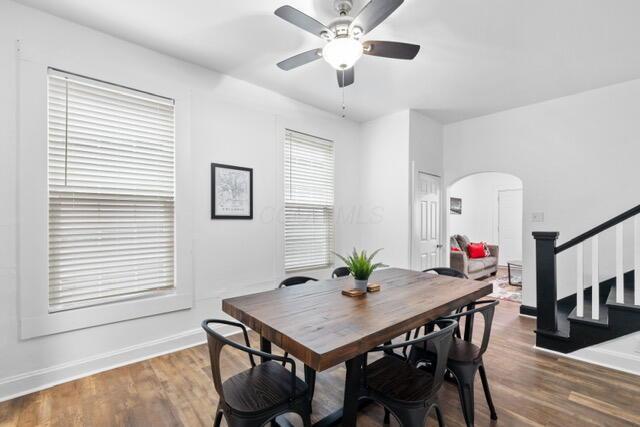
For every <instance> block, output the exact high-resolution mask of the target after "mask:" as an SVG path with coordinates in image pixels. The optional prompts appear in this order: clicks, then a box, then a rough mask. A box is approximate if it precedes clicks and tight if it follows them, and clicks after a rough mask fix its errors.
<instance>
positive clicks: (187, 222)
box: [17, 54, 193, 339]
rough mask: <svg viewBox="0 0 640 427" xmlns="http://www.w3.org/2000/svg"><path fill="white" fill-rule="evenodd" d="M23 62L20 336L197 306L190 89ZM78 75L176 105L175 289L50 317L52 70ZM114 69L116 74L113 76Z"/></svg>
mask: <svg viewBox="0 0 640 427" xmlns="http://www.w3.org/2000/svg"><path fill="white" fill-rule="evenodd" d="M25 56H26V55H24V54H22V55H21V57H19V58H18V59H17V63H18V85H17V103H18V105H17V107H18V108H17V134H18V135H17V140H18V164H17V168H18V185H17V187H18V215H19V218H20V223H19V224H18V245H17V246H18V284H19V296H18V298H19V309H20V312H19V316H20V331H19V334H20V337H21V338H22V339H29V338H34V337H38V336H44V335H50V334H55V333H61V332H66V331H71V330H77V329H83V328H87V327H93V326H97V325H104V324H108V323H114V322H120V321H124V320H130V319H135V318H141V317H147V316H152V315H155V314H161V313H168V312H172V311H178V310H185V309H190V308H191V307H192V306H193V268H192V254H191V246H192V242H191V237H192V235H193V233H192V227H193V226H192V223H193V221H192V215H193V214H192V209H191V200H192V191H193V190H192V188H191V187H192V185H191V182H192V172H191V169H192V168H191V165H190V131H189V117H190V111H189V109H190V99H189V98H190V97H189V91H188V89H187V88H186V87H184V86H181V85H179V84H178V85H176V84H174V83H169V82H166V81H157V80H153V79H149V77H148V75H145V74H144V73H143V72H142V70H137V69H135V67H132V68H131V69H127V68H126V67H124V69H123V70H111V71H110V72H109V73H107V74H109V75H105V69H103V68H101V67H100V66H99V65H98V64H85V63H84V61H81V58H77V59H76V60H75V61H74V60H73V59H72V60H71V61H70V62H69V61H66V62H65V61H64V60H58V61H56V62H57V63H56V64H52V63H44V62H45V61H47V62H49V61H48V60H43V59H41V58H33V57H31V58H26V57H25ZM48 68H56V69H62V70H74V72H76V73H77V74H80V75H91V76H95V77H96V79H98V80H104V81H107V82H118V83H120V84H121V85H123V86H128V87H131V88H133V87H136V88H140V89H141V90H142V91H145V92H150V93H153V94H155V93H165V94H171V95H172V96H171V98H173V99H174V100H175V105H176V111H175V141H176V145H175V224H176V226H175V253H176V257H175V277H176V282H175V290H174V291H173V292H171V293H169V294H163V295H154V296H151V295H149V296H148V297H143V298H138V299H131V300H125V301H117V302H113V303H108V304H103V305H96V306H91V307H85V308H77V309H74V310H69V311H59V312H53V313H49V311H48V304H49V301H48V300H49V281H48V241H47V240H48V238H47V232H46V230H47V227H48V225H47V224H48V181H47V164H48V163H47V147H48V144H47V142H46V141H47V93H48V92H47V70H48ZM111 68H112V67H110V69H111Z"/></svg>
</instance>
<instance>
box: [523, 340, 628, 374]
mask: <svg viewBox="0 0 640 427" xmlns="http://www.w3.org/2000/svg"><path fill="white" fill-rule="evenodd" d="M533 350H534V351H536V352H539V353H544V354H547V355H551V356H557V357H563V358H565V359H572V360H577V361H579V362H584V363H588V364H591V365H597V366H602V367H604V368H608V369H613V370H615V371H620V372H625V373H627V374H632V375H640V369H639V367H640V357H635V356H632V355H627V354H621V353H618V352H614V351H610V350H604V349H597V350H596V349H582V350H580V351H583V350H593V352H597V353H602V358H603V359H604V358H606V360H601V358H599V357H593V358H592V357H584V356H582V355H580V356H578V355H576V354H575V353H560V352H558V351H553V350H549V349H546V348H542V347H538V346H535V345H534V346H533Z"/></svg>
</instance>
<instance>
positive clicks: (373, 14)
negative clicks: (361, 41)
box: [349, 0, 404, 34]
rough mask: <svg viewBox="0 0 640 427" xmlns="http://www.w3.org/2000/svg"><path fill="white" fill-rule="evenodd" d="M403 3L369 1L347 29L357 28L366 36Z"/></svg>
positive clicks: (382, 0)
mask: <svg viewBox="0 0 640 427" xmlns="http://www.w3.org/2000/svg"><path fill="white" fill-rule="evenodd" d="M403 2H404V0H371V1H370V2H369V3H367V4H366V5H365V6H364V7H363V8H362V10H361V11H360V13H359V14H358V16H356V17H355V19H354V20H353V21H352V22H351V25H350V26H349V29H350V30H353V29H354V28H355V27H359V28H360V29H362V32H363V33H364V34H366V33H368V32H369V31H371V30H373V29H374V28H375V27H377V26H378V24H380V23H381V22H382V21H384V20H385V19H387V17H388V16H389V15H391V14H392V13H393V11H394V10H396V9H397V8H398V7H399V6H400V5H401V4H402V3H403Z"/></svg>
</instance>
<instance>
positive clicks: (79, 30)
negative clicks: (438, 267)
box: [0, 0, 361, 400]
mask: <svg viewBox="0 0 640 427" xmlns="http://www.w3.org/2000/svg"><path fill="white" fill-rule="evenodd" d="M17 39H20V40H21V46H22V52H21V53H20V55H21V57H22V58H23V59H22V60H24V61H39V62H42V63H45V64H47V65H48V64H51V65H55V64H59V63H64V64H66V66H73V67H74V68H75V66H74V65H73V64H76V65H77V67H78V69H80V68H82V71H83V72H86V73H88V74H89V75H92V76H96V77H101V78H104V79H106V80H111V81H115V82H117V81H118V76H124V75H126V76H131V77H135V78H136V79H139V80H147V81H149V82H153V85H154V86H155V87H162V85H165V87H166V88H167V90H170V89H169V88H172V87H175V86H180V87H181V88H183V89H185V90H186V91H187V92H188V94H189V97H188V99H190V101H189V104H190V105H188V108H186V110H190V120H189V122H190V132H189V133H190V141H188V142H190V144H191V155H192V159H191V171H190V172H191V176H192V182H193V206H192V207H191V211H192V217H193V219H194V221H193V227H192V228H193V235H192V236H190V237H191V239H190V240H191V243H192V246H191V250H192V252H193V272H192V273H193V274H192V277H193V280H194V289H195V295H194V304H193V308H192V309H191V310H184V311H177V312H173V313H170V314H164V315H158V316H151V317H146V318H141V319H136V320H131V321H125V322H120V323H114V324H109V325H104V326H98V327H93V328H89V329H82V330H76V331H72V332H66V333H60V334H56V335H49V336H45V337H41V338H35V339H29V340H21V339H20V338H19V322H20V317H19V313H18V310H17V307H18V304H17V301H18V293H19V280H18V278H17V273H16V272H17V268H18V260H17V258H16V253H17V249H16V248H17V245H18V244H19V242H17V237H16V236H17V230H18V227H19V226H20V220H21V219H20V218H19V217H17V213H16V199H17V195H16V188H17V184H16V176H17V164H18V159H17V158H16V157H17V155H16V152H17V147H18V144H19V138H18V136H17V135H16V103H17V99H19V97H18V95H17V93H16V91H17V89H16V88H17V78H18V77H19V76H18V67H17V64H18V60H17V59H16V49H15V46H16V40H17ZM69 71H76V70H75V69H71V70H69ZM165 94H166V95H168V96H171V93H165ZM41 96H42V97H43V99H45V97H46V94H45V93H42V94H41ZM178 114H180V111H178ZM23 120H24V117H23ZM284 127H291V128H293V129H296V130H300V131H303V132H309V133H314V134H317V135H319V136H323V137H325V138H331V139H334V140H335V147H336V208H337V210H338V212H346V213H351V212H354V211H356V210H357V208H358V207H359V206H358V199H357V197H358V186H359V180H360V175H361V172H360V169H359V168H358V167H357V165H358V156H359V155H360V153H359V152H360V150H359V146H358V144H359V130H360V126H359V125H358V124H356V123H353V122H351V121H349V120H343V119H340V118H338V117H336V116H333V115H329V114H327V113H324V112H321V111H319V110H316V109H314V108H311V107H308V106H306V105H304V104H301V103H298V102H295V101H292V100H290V99H288V98H285V97H283V96H281V95H278V94H276V93H274V92H271V91H268V90H265V89H262V88H259V87H257V86H253V85H251V84H248V83H246V82H243V81H239V80H236V79H233V78H231V77H228V76H224V75H221V74H218V73H215V72H212V71H209V70H206V69H203V68H200V67H197V66H194V65H191V64H188V63H185V62H182V61H179V60H175V59H172V58H169V57H166V56H164V55H160V54H158V53H156V52H153V51H150V50H147V49H144V48H141V47H139V46H136V45H133V44H130V43H127V42H124V41H121V40H118V39H115V38H113V37H110V36H107V35H104V34H102V33H99V32H96V31H93V30H90V29H87V28H85V27H81V26H78V25H75V24H72V23H70V22H67V21H64V20H61V19H58V18H55V17H53V16H51V15H47V14H44V13H41V12H38V11H35V10H32V9H29V8H26V7H23V6H20V5H17V4H15V3H13V2H9V1H6V0H0V200H2V203H1V204H0V330H1V331H2V333H1V334H0V355H1V356H0V360H2V363H0V400H2V399H3V398H6V397H8V396H10V395H12V394H15V393H21V392H24V391H26V390H29V389H32V388H38V387H42V386H43V385H46V384H48V383H55V382H59V381H61V380H64V379H68V378H70V377H73V376H79V375H83V374H86V373H89V372H91V371H94V370H99V369H104V368H106V367H109V366H111V365H114V364H119V363H125V362H129V361H131V360H134V359H136V358H141V357H146V356H149V355H150V354H152V353H157V352H166V351H171V350H173V349H175V348H177V347H180V346H186V345H190V344H193V343H196V342H199V341H201V340H202V339H203V335H202V334H201V333H200V330H199V324H200V321H201V320H202V319H204V318H206V317H215V316H220V315H221V312H220V307H221V303H220V301H221V299H222V298H224V297H227V296H231V295H237V294H241V293H249V292H254V291H259V290H264V289H270V288H273V287H274V286H275V285H276V283H277V282H278V281H279V280H280V279H281V278H282V277H283V276H284V272H283V268H282V264H283V263H282V246H283V242H282V233H281V228H282V225H281V223H280V221H279V218H280V213H281V198H282V194H281V193H282V191H281V189H282V186H281V181H282V176H281V172H280V169H279V168H280V166H281V162H282V159H281V156H280V154H279V149H280V145H281V144H280V142H281V138H282V134H283V129H284ZM177 143H178V144H180V143H184V141H177ZM42 144H46V141H42ZM211 162H222V163H230V164H239V165H242V166H248V167H253V168H254V185H255V189H254V198H255V199H254V210H255V212H254V214H255V219H254V220H253V221H212V220H210V219H209V218H210V213H209V209H210V188H209V187H210V185H209V183H210V178H209V170H210V169H209V164H210V163H211ZM23 184H25V183H23ZM34 185H35V184H34ZM336 222H337V223H336V233H335V234H336V249H337V250H338V251H346V250H348V249H350V248H351V247H352V246H353V245H354V244H358V239H359V229H358V227H357V224H354V223H356V222H357V219H355V217H353V216H350V215H342V216H341V217H338V218H337V221H336ZM178 232H180V231H178ZM274 248H276V250H275V251H274ZM247 259H250V260H252V264H251V268H246V260H247ZM239 260H242V268H236V267H237V266H238V265H239V263H240V262H239ZM34 268H39V267H38V266H34ZM328 273H329V272H328V271H315V272H309V273H308V274H311V275H316V276H319V277H327V275H328Z"/></svg>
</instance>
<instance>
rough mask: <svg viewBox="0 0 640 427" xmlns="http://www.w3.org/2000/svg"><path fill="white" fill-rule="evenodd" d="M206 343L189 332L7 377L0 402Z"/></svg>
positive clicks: (195, 332)
mask: <svg viewBox="0 0 640 427" xmlns="http://www.w3.org/2000/svg"><path fill="white" fill-rule="evenodd" d="M220 333H222V334H224V335H229V334H231V333H235V332H233V331H231V330H226V329H225V328H221V329H220ZM205 342H206V336H205V334H204V331H203V330H202V329H200V328H197V329H191V330H188V331H184V332H181V333H179V334H175V335H171V336H168V337H165V338H161V339H157V340H153V341H148V342H145V343H141V344H137V345H134V346H130V347H126V348H122V349H119V350H115V351H112V352H107V353H102V354H98V355H95V356H91V357H87V358H85V359H79V360H74V361H72V362H67V363H63V364H60V365H55V366H51V367H48V368H44V369H39V370H36V371H32V372H26V373H23V374H18V375H14V376H12V377H7V378H4V379H2V380H0V402H3V401H5V400H10V399H14V398H16V397H20V396H24V395H26V394H29V393H33V392H36V391H40V390H44V389H47V388H50V387H53V386H55V385H58V384H62V383H66V382H69V381H73V380H76V379H79V378H83V377H87V376H89V375H93V374H97V373H99V372H104V371H108V370H110V369H115V368H119V367H121V366H125V365H130V364H132V363H136V362H140V361H143V360H147V359H151V358H153V357H158V356H162V355H165V354H169V353H174V352H176V351H180V350H184V349H186V348H190V347H195V346H197V345H200V344H204V343H205Z"/></svg>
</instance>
